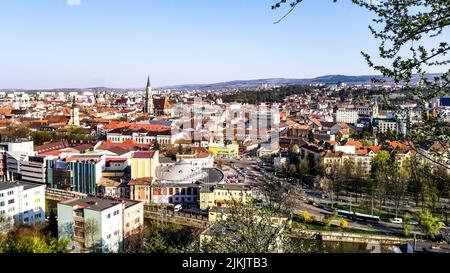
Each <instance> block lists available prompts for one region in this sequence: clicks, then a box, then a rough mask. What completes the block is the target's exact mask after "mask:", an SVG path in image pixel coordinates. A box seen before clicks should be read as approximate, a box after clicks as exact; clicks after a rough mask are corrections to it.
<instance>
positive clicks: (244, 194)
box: [200, 184, 252, 210]
mask: <svg viewBox="0 0 450 273" xmlns="http://www.w3.org/2000/svg"><path fill="white" fill-rule="evenodd" d="M251 197H252V189H251V187H250V185H247V184H218V185H214V186H206V187H202V189H201V190H200V209H202V210H204V209H208V208H212V207H229V206H231V205H233V204H234V203H241V204H245V203H247V202H248V201H250V198H251Z"/></svg>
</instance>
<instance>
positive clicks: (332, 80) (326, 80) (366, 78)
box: [161, 74, 439, 89]
mask: <svg viewBox="0 0 450 273" xmlns="http://www.w3.org/2000/svg"><path fill="white" fill-rule="evenodd" d="M437 75H439V74H429V75H428V77H429V78H432V77H434V76H437ZM372 79H384V80H386V82H392V80H391V79H388V78H384V77H383V76H380V75H362V76H348V75H326V76H320V77H316V78H310V79H286V78H270V79H257V80H235V81H229V82H219V83H211V84H184V85H175V86H165V87H161V88H173V89H229V88H251V87H259V86H262V85H264V84H268V85H300V84H339V83H348V84H367V83H371V82H372ZM417 81H418V77H417V76H413V83H416V82H417Z"/></svg>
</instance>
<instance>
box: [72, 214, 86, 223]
mask: <svg viewBox="0 0 450 273" xmlns="http://www.w3.org/2000/svg"><path fill="white" fill-rule="evenodd" d="M73 220H74V221H76V222H81V223H84V218H83V217H82V216H77V215H73Z"/></svg>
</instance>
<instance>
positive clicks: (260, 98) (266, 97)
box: [222, 85, 311, 104]
mask: <svg viewBox="0 0 450 273" xmlns="http://www.w3.org/2000/svg"><path fill="white" fill-rule="evenodd" d="M310 90H311V89H310V87H308V86H297V85H293V86H282V87H278V88H275V89H274V90H255V91H238V92H236V93H234V94H229V95H224V96H222V100H223V102H225V103H229V102H241V103H250V104H258V103H261V102H282V101H284V99H285V98H286V97H288V96H292V95H301V94H306V93H308V92H309V91H310Z"/></svg>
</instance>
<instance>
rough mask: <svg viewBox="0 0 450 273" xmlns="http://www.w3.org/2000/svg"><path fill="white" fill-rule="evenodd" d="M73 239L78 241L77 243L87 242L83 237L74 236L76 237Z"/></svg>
mask: <svg viewBox="0 0 450 273" xmlns="http://www.w3.org/2000/svg"><path fill="white" fill-rule="evenodd" d="M73 240H74V241H75V242H77V243H80V244H84V243H86V239H85V238H83V237H78V236H74V237H73Z"/></svg>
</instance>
